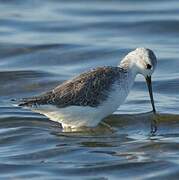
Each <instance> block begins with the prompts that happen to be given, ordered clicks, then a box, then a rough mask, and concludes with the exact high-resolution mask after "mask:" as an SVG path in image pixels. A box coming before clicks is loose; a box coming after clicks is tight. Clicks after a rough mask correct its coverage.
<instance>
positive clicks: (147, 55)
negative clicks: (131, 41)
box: [120, 48, 157, 112]
mask: <svg viewBox="0 0 179 180" xmlns="http://www.w3.org/2000/svg"><path fill="white" fill-rule="evenodd" d="M156 65H157V58H156V56H155V54H154V52H153V51H152V50H150V49H146V48H137V49H135V50H134V51H131V52H130V53H128V54H127V56H125V57H124V59H123V60H122V61H121V63H120V67H122V68H125V69H128V70H130V71H131V72H132V73H133V74H134V75H136V74H142V75H143V76H144V77H145V79H146V82H147V86H148V90H149V94H150V99H151V103H152V107H153V111H154V112H155V106H154V100H153V93H152V81H151V75H152V73H153V72H154V70H155V68H156Z"/></svg>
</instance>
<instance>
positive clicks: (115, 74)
mask: <svg viewBox="0 0 179 180" xmlns="http://www.w3.org/2000/svg"><path fill="white" fill-rule="evenodd" d="M125 75H126V71H125V70H124V69H121V68H119V67H99V68H96V69H93V70H91V71H88V72H86V73H83V74H81V75H79V76H77V77H75V78H73V79H72V80H69V81H66V82H64V83H62V84H61V85H59V86H57V87H56V88H55V89H53V90H52V91H49V92H47V93H45V94H42V95H40V96H37V97H32V98H27V99H23V101H22V103H20V104H19V105H20V106H33V105H45V104H52V105H56V106H57V107H66V106H70V105H76V106H91V107H96V106H98V105H99V104H100V103H101V102H102V101H104V100H105V99H106V98H107V97H108V93H107V92H108V91H109V90H110V89H111V88H112V85H113V84H114V82H116V81H118V82H119V83H120V78H125V77H124V76H125Z"/></svg>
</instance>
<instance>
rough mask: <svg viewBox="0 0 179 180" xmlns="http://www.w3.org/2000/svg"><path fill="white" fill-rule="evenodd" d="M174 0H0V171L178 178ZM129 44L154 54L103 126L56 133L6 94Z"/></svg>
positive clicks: (32, 88) (51, 80)
mask: <svg viewBox="0 0 179 180" xmlns="http://www.w3.org/2000/svg"><path fill="white" fill-rule="evenodd" d="M178 5H179V2H178V1H177V0H172V1H170V2H169V1H166V0H151V1H142V0H134V1H133V0H120V1H117V0H112V1H107V0H91V1H82V0H76V1H73V0H68V1H65V0H60V1H57V0H38V1H36V0H25V1H22V0H19V1H18V0H13V1H4V0H0V87H1V88H0V179H43V180H44V179H86V180H107V179H112V180H113V179H147V180H149V179H152V180H153V179H157V180H158V179H162V180H163V179H169V178H170V179H178V178H179V153H178V148H179V133H178V132H179V93H178V92H179V70H178V67H179V51H178V50H179V43H178V42H179V13H178ZM136 47H147V48H150V49H152V50H153V51H154V52H155V54H156V55H157V58H158V66H157V69H156V72H155V73H154V75H153V89H154V99H155V104H156V109H157V111H158V123H159V129H158V132H157V134H156V136H151V135H150V120H151V118H152V115H151V113H150V111H151V104H150V100H149V95H148V92H147V88H146V85H145V83H144V79H143V77H140V76H139V77H137V79H136V83H135V85H134V87H133V89H132V91H131V93H130V95H129V97H128V98H127V100H126V103H125V104H124V105H123V106H121V107H120V108H119V109H118V110H117V111H116V112H115V115H113V116H111V117H108V118H107V119H106V120H105V121H106V122H107V123H108V124H109V125H110V126H111V127H112V128H113V129H114V131H113V132H109V131H106V130H105V129H103V128H102V127H98V128H97V129H96V130H94V131H89V132H88V131H87V132H76V133H75V132H74V133H65V132H62V129H61V127H60V125H59V124H57V123H54V122H52V121H49V120H48V119H47V118H46V117H44V116H42V115H39V114H36V113H33V112H30V111H29V110H26V109H21V108H19V107H14V106H13V105H12V102H11V101H10V100H11V99H16V98H17V99H19V98H22V97H28V96H32V95H36V94H40V93H42V92H45V91H47V90H49V89H51V88H53V87H55V86H56V85H58V84H60V83H62V82H63V81H64V80H67V79H70V78H72V77H74V76H75V75H77V74H79V73H81V72H84V71H86V70H88V69H91V68H93V67H97V66H104V65H105V66H106V65H113V66H116V65H117V64H118V63H119V62H120V60H121V59H122V58H123V57H124V56H125V55H126V54H127V53H128V52H129V51H131V50H132V49H135V48H136Z"/></svg>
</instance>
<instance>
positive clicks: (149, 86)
mask: <svg viewBox="0 0 179 180" xmlns="http://www.w3.org/2000/svg"><path fill="white" fill-rule="evenodd" d="M146 82H147V86H148V90H149V95H150V100H151V104H152V108H153V112H154V113H156V110H155V105H154V98H153V92H152V81H151V76H147V77H146Z"/></svg>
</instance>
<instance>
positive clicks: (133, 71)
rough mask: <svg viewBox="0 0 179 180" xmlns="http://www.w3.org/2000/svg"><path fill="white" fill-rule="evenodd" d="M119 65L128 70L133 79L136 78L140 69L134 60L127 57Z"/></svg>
mask: <svg viewBox="0 0 179 180" xmlns="http://www.w3.org/2000/svg"><path fill="white" fill-rule="evenodd" d="M119 67H120V68H122V69H125V70H126V71H127V72H128V76H129V78H130V79H131V80H133V81H134V80H135V78H136V75H137V74H138V71H137V68H136V65H135V63H134V61H133V60H131V59H130V58H127V57H126V58H124V59H123V60H122V61H121V63H120V64H119Z"/></svg>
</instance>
